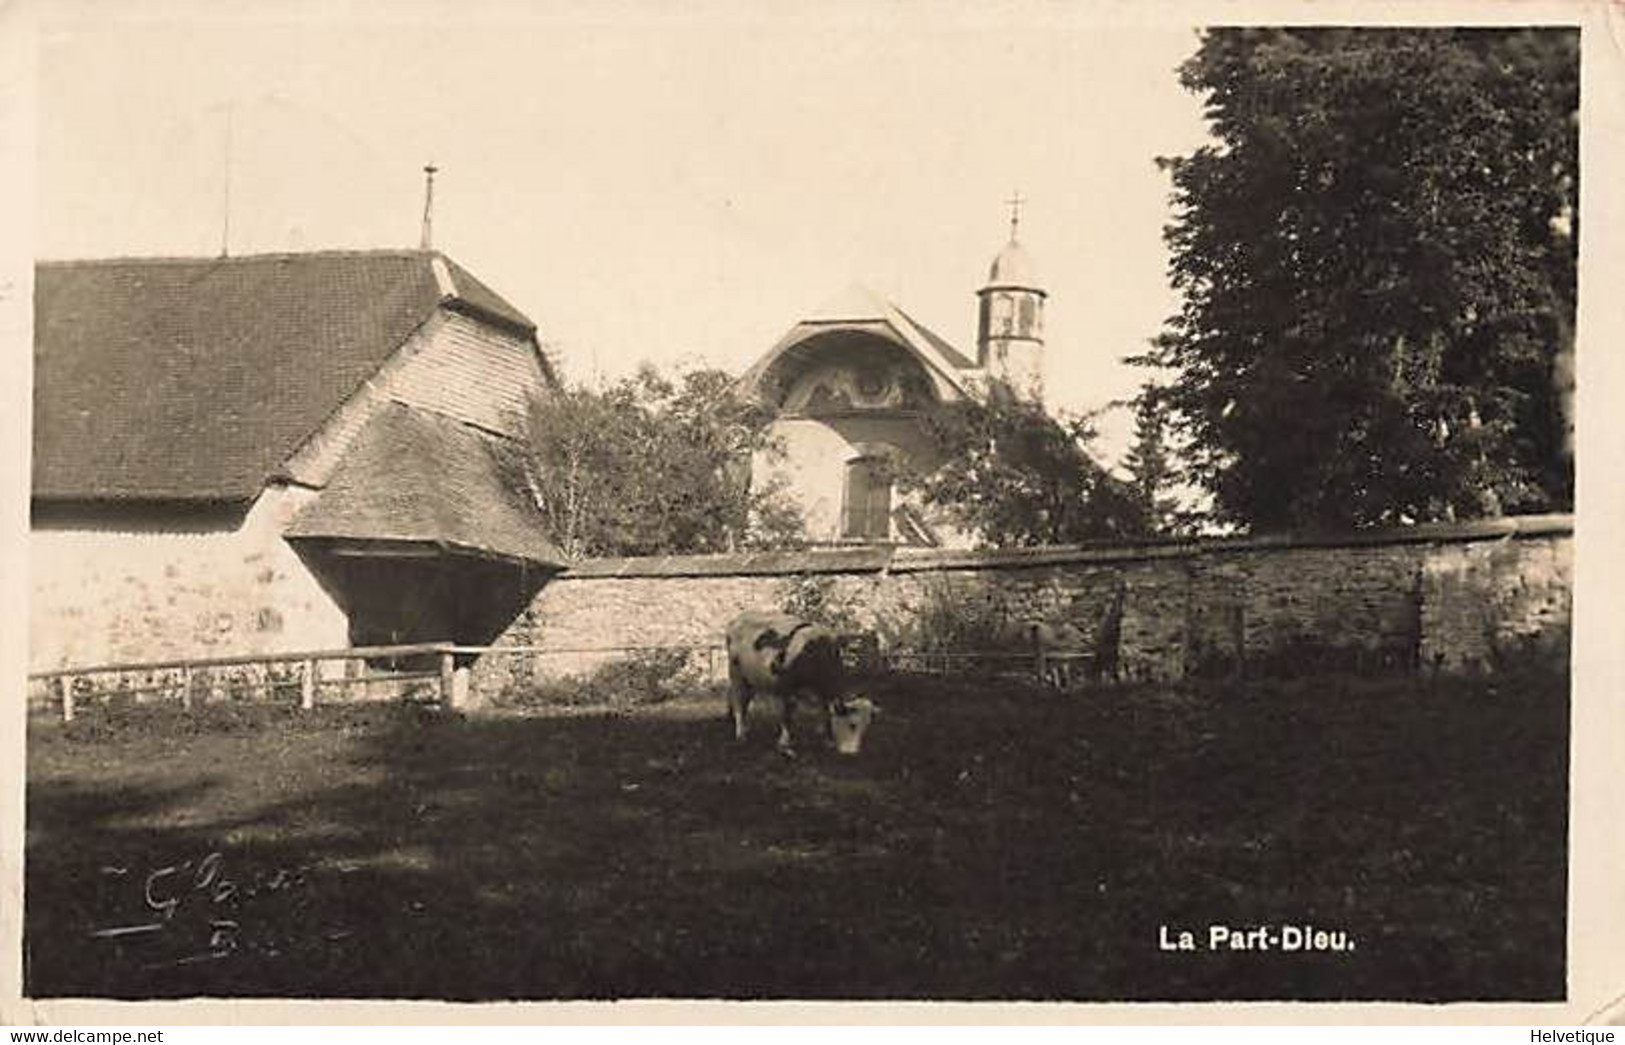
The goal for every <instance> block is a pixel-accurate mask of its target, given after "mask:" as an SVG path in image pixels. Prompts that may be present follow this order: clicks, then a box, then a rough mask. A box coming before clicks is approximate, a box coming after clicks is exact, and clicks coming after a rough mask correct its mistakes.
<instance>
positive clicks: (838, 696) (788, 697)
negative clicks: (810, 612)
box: [724, 610, 879, 756]
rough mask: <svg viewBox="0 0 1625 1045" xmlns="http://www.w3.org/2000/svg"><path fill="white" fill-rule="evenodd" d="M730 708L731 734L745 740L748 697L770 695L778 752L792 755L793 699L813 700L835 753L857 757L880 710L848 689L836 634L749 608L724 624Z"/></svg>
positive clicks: (782, 615) (780, 615)
mask: <svg viewBox="0 0 1625 1045" xmlns="http://www.w3.org/2000/svg"><path fill="white" fill-rule="evenodd" d="M724 641H725V644H726V646H727V649H728V711H729V714H730V715H731V716H732V718H733V726H734V737H735V738H736V739H738V740H744V739H745V717H746V713H747V712H748V711H749V710H750V702H751V698H752V697H754V696H755V695H756V694H757V693H771V694H773V695H774V696H775V697H777V698H778V701H779V711H780V719H779V742H778V743H779V750H780V751H781V752H783V753H784V754H786V755H792V756H793V755H794V754H795V747H794V743H793V741H792V739H791V734H790V725H791V720H792V719H793V717H794V715H795V708H796V700H797V698H798V697H801V696H808V697H811V698H812V699H813V700H815V701H817V702H818V704H819V705H820V707H821V708H822V709H823V713H824V724H825V728H826V730H827V731H828V735H829V737H830V739H831V740H832V741H833V742H834V744H835V748H836V750H837V751H840V752H841V753H842V754H847V755H855V754H857V753H858V749H859V748H860V747H861V746H862V744H863V734H864V732H865V730H867V729H868V727H869V722H870V721H871V720H872V719H873V717H874V715H875V712H877V711H878V710H879V708H877V707H876V706H875V704H874V702H873V701H871V700H869V698H867V697H863V696H858V695H856V694H853V693H850V692H849V680H848V679H847V676H846V666H845V665H844V664H843V663H842V662H841V651H840V646H839V644H838V643H837V642H836V639H835V634H834V633H833V632H832V631H830V630H829V629H828V628H826V627H824V626H823V625H821V624H814V623H812V622H811V621H806V620H802V619H800V618H798V617H793V616H791V615H790V614H788V613H773V612H767V611H760V610H752V611H749V612H746V613H742V614H740V615H739V616H738V617H735V618H734V619H733V621H731V622H730V623H729V624H728V630H727V632H726V634H725V636H724Z"/></svg>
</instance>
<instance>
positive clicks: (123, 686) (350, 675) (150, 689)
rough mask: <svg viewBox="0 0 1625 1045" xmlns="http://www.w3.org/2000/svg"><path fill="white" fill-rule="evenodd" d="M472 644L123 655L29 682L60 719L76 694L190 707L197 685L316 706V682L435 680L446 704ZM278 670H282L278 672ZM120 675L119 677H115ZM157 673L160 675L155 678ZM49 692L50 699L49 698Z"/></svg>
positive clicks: (460, 696) (208, 693) (456, 691)
mask: <svg viewBox="0 0 1625 1045" xmlns="http://www.w3.org/2000/svg"><path fill="white" fill-rule="evenodd" d="M478 649H479V648H478V647H463V646H456V645H454V644H452V643H450V642H420V643H411V644H405V645H391V646H354V647H351V648H348V649H327V650H306V651H299V652H289V653H245V654H239V655H236V656H224V657H189V658H184V659H169V660H142V661H122V662H115V663H110V664H93V665H86V666H80V667H62V668H51V669H48V670H43V671H32V672H29V674H28V680H29V682H30V683H36V684H41V685H43V686H44V688H45V690H46V693H47V698H46V699H47V701H49V702H51V703H55V704H56V705H57V706H58V707H60V709H61V712H62V719H63V721H64V722H72V721H73V720H74V718H75V717H76V715H77V714H78V707H77V705H78V704H79V702H80V701H81V700H84V699H86V698H93V697H95V696H98V695H101V696H110V695H114V694H117V695H120V696H140V695H142V694H150V693H161V694H169V693H174V694H178V695H179V697H180V701H181V706H182V707H183V708H186V709H187V710H191V707H192V705H193V703H194V701H195V700H196V699H197V697H198V693H197V691H198V690H199V689H200V688H201V689H202V690H203V695H204V696H205V697H212V696H213V695H214V694H215V693H217V692H219V691H220V690H227V691H234V690H241V689H245V688H246V689H264V690H267V691H268V692H269V693H270V694H272V695H275V693H276V692H277V690H278V689H281V688H289V689H292V688H293V687H295V686H297V687H298V691H299V706H300V707H301V708H302V709H304V710H307V711H308V710H310V709H312V708H314V707H315V706H316V698H317V694H318V692H319V691H320V690H321V689H323V688H337V689H347V688H349V687H352V686H357V687H362V688H365V687H368V686H376V685H382V684H387V683H394V684H409V683H413V682H425V681H430V680H432V681H434V682H435V683H436V687H435V690H436V697H437V699H438V700H440V701H441V702H443V703H445V704H446V705H447V706H449V707H458V706H460V705H461V704H462V703H463V702H464V701H465V700H466V697H467V692H468V677H467V669H466V667H461V666H459V665H458V664H457V658H458V657H459V656H463V655H467V654H470V653H474V652H476V651H477V650H478ZM419 657H423V658H427V657H433V658H436V659H437V661H438V664H437V665H436V667H435V669H434V670H421V669H420V670H415V671H413V670H389V671H379V672H372V673H368V672H367V671H365V669H364V667H363V668H362V669H361V670H357V666H358V665H361V666H364V665H366V664H367V663H368V662H369V661H378V660H396V661H400V660H410V659H414V658H419ZM332 662H341V663H343V664H344V673H343V674H342V675H324V674H323V673H322V672H321V669H320V665H322V664H327V663H332ZM222 668H261V669H263V671H262V673H261V674H260V675H259V676H258V677H245V676H244V675H242V674H238V675H236V676H234V677H233V676H227V677H219V675H218V673H219V670H220V669H222ZM277 668H282V669H284V670H283V671H281V672H278V671H277V670H275V669H277ZM121 676H122V678H121ZM129 676H144V678H142V679H141V680H140V684H138V685H130V684H129V682H130V680H129ZM109 677H111V678H112V679H114V680H115V681H114V683H113V684H112V685H106V684H103V685H98V684H97V682H96V680H98V679H106V678H109ZM160 679H162V681H160ZM52 698H54V699H52Z"/></svg>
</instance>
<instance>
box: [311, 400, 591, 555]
mask: <svg viewBox="0 0 1625 1045" xmlns="http://www.w3.org/2000/svg"><path fill="white" fill-rule="evenodd" d="M500 438H501V437H500V436H493V435H490V434H488V433H485V432H482V431H480V430H479V429H476V428H474V427H472V426H470V425H465V424H463V423H461V422H459V421H456V420H453V419H452V418H449V417H445V416H443V415H440V414H432V413H428V412H426V411H421V410H414V409H413V408H411V407H409V406H406V405H404V404H401V403H390V404H388V405H386V406H384V407H381V408H380V409H379V411H378V413H377V415H376V416H374V418H373V419H372V420H371V421H369V422H368V423H367V426H366V427H365V428H363V429H362V430H361V432H360V434H359V435H357V436H356V440H355V442H354V443H353V444H352V445H351V447H350V449H349V451H348V452H347V453H346V454H345V456H344V460H343V461H341V462H340V463H339V466H338V470H337V472H336V473H335V474H334V475H333V478H332V480H331V481H330V482H329V483H328V485H327V488H326V489H324V490H323V491H322V493H321V496H320V497H318V498H317V499H316V500H315V502H314V503H312V504H311V505H310V506H309V507H307V508H306V509H305V510H304V511H302V512H300V513H299V515H298V516H296V517H295V518H294V520H293V522H292V523H291V524H290V525H289V527H288V529H287V531H286V536H287V537H288V538H289V539H294V540H297V539H300V538H335V539H349V540H363V541H406V542H412V543H428V544H437V545H441V546H445V547H447V548H451V549H456V550H461V551H465V552H473V553H484V554H489V555H495V556H499V557H501V558H505V559H522V560H525V561H527V562H532V563H541V564H544V565H552V566H562V565H564V563H565V558H564V554H563V553H562V552H560V551H559V549H558V548H557V547H555V546H554V544H553V543H552V541H550V540H549V539H548V537H547V535H546V532H545V531H544V530H543V528H542V525H543V523H542V518H541V515H540V514H539V513H538V512H537V511H536V509H535V507H534V506H533V505H532V504H531V503H530V502H529V501H528V500H526V498H525V497H524V495H523V494H521V493H518V492H515V491H513V490H512V489H510V488H509V487H508V486H507V485H506V484H505V483H504V482H503V479H502V469H501V467H500V465H499V464H498V459H497V453H496V445H497V442H498V440H499V439H500Z"/></svg>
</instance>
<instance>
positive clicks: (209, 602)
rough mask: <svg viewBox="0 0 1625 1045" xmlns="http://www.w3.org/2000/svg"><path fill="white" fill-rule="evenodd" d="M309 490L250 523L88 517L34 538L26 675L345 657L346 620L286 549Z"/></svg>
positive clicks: (273, 495) (47, 528)
mask: <svg viewBox="0 0 1625 1045" xmlns="http://www.w3.org/2000/svg"><path fill="white" fill-rule="evenodd" d="M310 496H312V493H311V492H310V491H304V490H299V489H295V488H283V487H272V488H269V489H267V490H266V492H265V493H263V494H262V495H261V496H260V498H259V499H258V500H257V501H256V502H255V503H254V505H253V507H252V508H250V509H249V511H248V512H247V514H246V515H245V516H243V517H242V518H241V519H229V518H224V519H220V520H209V521H206V522H204V523H202V524H199V523H198V522H197V521H194V520H188V519H186V518H184V517H181V516H176V517H175V518H174V519H172V520H170V521H167V522H166V521H164V520H157V521H131V520H130V518H129V516H128V515H124V516H118V515H114V516H108V515H106V514H105V513H101V514H98V513H92V512H84V513H82V514H81V515H80V516H79V517H75V518H54V519H52V520H51V521H50V522H49V523H47V524H44V525H36V527H35V529H34V530H33V532H32V533H31V534H30V538H29V540H30V547H29V564H28V565H29V573H30V582H31V588H32V597H31V599H30V604H29V644H28V645H29V667H30V668H31V669H32V670H36V671H44V670H49V669H52V668H58V667H64V666H79V665H87V664H107V663H113V662H128V661H146V660H162V659H169V658H177V657H206V656H211V655H215V656H218V655H236V654H242V653H279V652H286V651H292V650H316V649H342V648H343V647H344V646H345V645H347V643H348V630H347V624H346V621H345V617H344V614H343V612H342V611H341V610H340V609H339V607H338V606H337V605H336V604H335V603H334V602H333V600H332V599H331V598H330V597H329V596H328V595H327V593H326V592H324V591H323V590H322V588H321V586H320V585H319V584H318V583H317V582H316V579H315V578H314V577H313V576H312V575H311V573H310V571H309V570H308V569H306V567H305V564H304V563H303V562H302V561H300V559H299V557H298V556H297V555H296V554H294V552H293V550H292V549H291V548H289V547H288V544H287V542H285V541H283V540H282V531H283V529H284V528H285V527H286V524H287V520H288V518H289V517H290V516H291V515H292V514H293V513H294V512H296V511H297V510H298V509H299V508H300V507H302V506H303V504H304V503H306V501H307V500H308V498H309V497H310Z"/></svg>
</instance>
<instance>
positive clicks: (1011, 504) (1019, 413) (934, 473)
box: [898, 397, 1146, 547]
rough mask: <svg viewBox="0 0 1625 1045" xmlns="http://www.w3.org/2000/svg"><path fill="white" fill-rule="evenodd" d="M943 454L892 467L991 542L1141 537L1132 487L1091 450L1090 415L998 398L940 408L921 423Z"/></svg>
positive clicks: (931, 503) (905, 484)
mask: <svg viewBox="0 0 1625 1045" xmlns="http://www.w3.org/2000/svg"><path fill="white" fill-rule="evenodd" d="M926 429H927V432H928V434H929V435H930V438H931V440H932V442H933V443H934V444H935V446H936V448H937V450H938V452H939V454H940V455H941V463H940V464H938V465H937V466H936V467H934V468H931V469H929V470H923V469H919V468H914V469H902V468H900V470H899V476H898V480H899V486H900V487H902V488H903V489H904V490H906V491H910V492H912V493H914V494H916V495H917V496H918V497H919V498H920V500H921V501H922V502H923V503H924V504H925V505H926V506H927V507H929V508H931V509H933V510H935V511H937V512H940V513H941V514H943V515H944V516H946V517H947V518H948V519H949V520H950V521H952V522H953V523H954V524H955V525H956V526H958V527H960V528H962V529H964V530H967V531H969V532H972V533H975V534H977V535H979V537H980V539H981V540H982V541H983V542H984V543H986V544H989V545H992V546H994V547H1009V546H1028V545H1037V544H1074V543H1078V542H1082V541H1089V540H1102V539H1122V538H1128V537H1137V536H1143V535H1144V534H1145V532H1146V521H1145V518H1144V516H1143V514H1142V513H1141V512H1140V511H1139V508H1138V505H1137V503H1136V501H1135V498H1134V494H1133V491H1132V490H1130V489H1129V487H1128V486H1127V485H1126V484H1124V483H1122V482H1120V481H1118V480H1116V479H1113V478H1112V477H1111V476H1110V475H1108V474H1107V472H1106V470H1105V469H1104V468H1102V467H1101V466H1100V465H1099V464H1097V463H1096V462H1095V460H1094V458H1092V457H1091V456H1090V455H1089V453H1088V447H1089V445H1090V444H1091V443H1092V442H1093V441H1094V439H1095V435H1096V434H1095V431H1094V428H1093V426H1092V425H1091V424H1090V423H1089V421H1088V419H1087V418H1077V417H1065V418H1062V419H1057V418H1054V417H1051V416H1050V415H1049V414H1047V413H1045V412H1044V410H1043V409H1042V408H1041V407H1038V406H1035V405H1031V404H1028V403H1023V402H1019V401H1015V400H1011V399H1008V398H1007V397H998V398H996V399H994V400H993V401H991V402H989V403H985V404H984V403H976V402H962V403H955V404H952V405H949V406H945V407H943V408H942V409H941V410H940V411H938V412H936V413H934V414H933V415H932V417H931V418H930V419H928V420H927V421H926Z"/></svg>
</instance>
